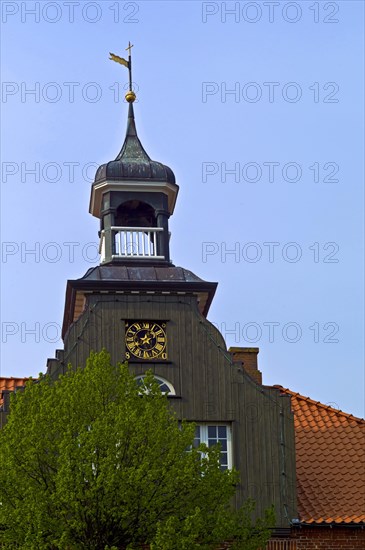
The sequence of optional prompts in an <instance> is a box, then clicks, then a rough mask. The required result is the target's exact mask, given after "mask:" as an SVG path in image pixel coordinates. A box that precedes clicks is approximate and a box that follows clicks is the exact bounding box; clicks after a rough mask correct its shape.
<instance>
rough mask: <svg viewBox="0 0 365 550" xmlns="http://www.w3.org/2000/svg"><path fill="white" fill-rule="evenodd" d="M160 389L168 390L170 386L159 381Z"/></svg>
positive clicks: (165, 391)
mask: <svg viewBox="0 0 365 550" xmlns="http://www.w3.org/2000/svg"><path fill="white" fill-rule="evenodd" d="M160 390H161V391H162V393H169V392H170V388H169V387H168V385H167V384H165V382H160Z"/></svg>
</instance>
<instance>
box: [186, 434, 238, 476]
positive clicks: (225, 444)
mask: <svg viewBox="0 0 365 550" xmlns="http://www.w3.org/2000/svg"><path fill="white" fill-rule="evenodd" d="M200 443H205V444H206V445H207V446H208V447H213V446H214V445H217V443H220V446H221V455H220V463H221V469H222V470H227V469H229V468H232V436H231V427H230V426H229V425H228V424H199V425H197V426H196V428H195V438H194V447H198V445H200Z"/></svg>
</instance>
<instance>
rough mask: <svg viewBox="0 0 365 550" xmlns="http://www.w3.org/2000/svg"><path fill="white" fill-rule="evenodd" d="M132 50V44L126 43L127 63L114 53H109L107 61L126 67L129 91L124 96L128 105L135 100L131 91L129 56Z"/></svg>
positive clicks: (130, 63)
mask: <svg viewBox="0 0 365 550" xmlns="http://www.w3.org/2000/svg"><path fill="white" fill-rule="evenodd" d="M132 48H133V44H131V43H130V42H129V43H128V48H126V51H128V61H127V60H126V59H124V57H119V55H115V54H114V53H111V52H109V55H110V57H109V59H110V60H111V61H115V62H116V63H120V64H121V65H124V67H127V69H128V72H129V90H128V92H127V93H126V95H125V98H126V100H127V101H128V103H133V101H134V100H135V99H136V94H135V93H134V91H133V90H132V55H131V49H132Z"/></svg>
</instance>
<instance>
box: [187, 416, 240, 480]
mask: <svg viewBox="0 0 365 550" xmlns="http://www.w3.org/2000/svg"><path fill="white" fill-rule="evenodd" d="M209 426H213V427H215V428H217V427H219V426H224V427H225V428H226V435H227V437H226V441H227V451H223V453H225V452H226V453H227V465H224V467H222V469H223V470H227V469H228V470H231V469H232V467H233V460H232V426H231V424H229V423H226V422H204V423H202V422H197V423H196V427H199V428H200V438H199V440H198V438H197V437H195V438H194V446H197V445H198V444H199V443H205V445H207V446H208V447H209V437H208V428H209ZM218 442H219V437H217V438H216V444H217V443H218ZM221 452H222V451H221Z"/></svg>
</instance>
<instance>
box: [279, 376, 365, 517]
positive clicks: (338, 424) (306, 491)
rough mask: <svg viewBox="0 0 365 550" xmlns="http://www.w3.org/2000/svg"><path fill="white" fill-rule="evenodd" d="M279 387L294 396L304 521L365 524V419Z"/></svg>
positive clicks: (298, 473) (301, 514) (299, 500)
mask: <svg viewBox="0 0 365 550" xmlns="http://www.w3.org/2000/svg"><path fill="white" fill-rule="evenodd" d="M275 387H277V388H279V389H280V390H281V391H282V392H283V393H285V394H288V395H290V396H291V403H292V409H293V412H294V427H295V444H296V466H297V491H298V513H299V517H300V520H301V521H302V522H305V523H361V522H365V420H363V419H361V418H356V417H354V416H352V415H351V414H347V413H344V412H342V411H340V410H337V409H333V408H332V407H329V406H328V405H323V404H322V403H320V402H318V401H317V402H316V401H313V400H312V399H310V398H309V397H304V396H303V395H300V394H299V393H294V392H292V391H291V390H288V389H286V388H282V387H281V386H275Z"/></svg>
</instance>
